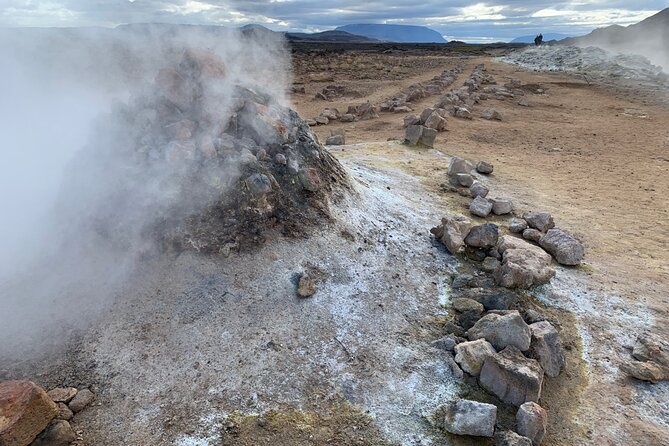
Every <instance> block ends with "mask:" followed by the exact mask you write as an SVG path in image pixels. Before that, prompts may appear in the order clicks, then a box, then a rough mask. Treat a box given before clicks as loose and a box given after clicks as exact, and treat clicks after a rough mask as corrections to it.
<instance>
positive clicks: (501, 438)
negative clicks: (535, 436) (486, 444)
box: [495, 431, 532, 446]
mask: <svg viewBox="0 0 669 446" xmlns="http://www.w3.org/2000/svg"><path fill="white" fill-rule="evenodd" d="M495 446H532V440H530V439H529V438H527V437H523V436H521V435H518V434H517V433H515V432H514V431H497V432H495Z"/></svg>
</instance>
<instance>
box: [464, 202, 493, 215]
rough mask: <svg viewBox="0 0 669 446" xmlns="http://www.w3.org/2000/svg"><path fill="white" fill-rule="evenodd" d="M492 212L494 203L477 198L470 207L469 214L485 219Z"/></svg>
mask: <svg viewBox="0 0 669 446" xmlns="http://www.w3.org/2000/svg"><path fill="white" fill-rule="evenodd" d="M491 211H492V203H491V202H490V201H488V200H487V199H485V198H483V197H476V198H474V200H473V201H472V203H471V204H470V205H469V212H471V213H472V214H474V215H476V216H477V217H482V218H485V217H487V216H488V215H490V212H491Z"/></svg>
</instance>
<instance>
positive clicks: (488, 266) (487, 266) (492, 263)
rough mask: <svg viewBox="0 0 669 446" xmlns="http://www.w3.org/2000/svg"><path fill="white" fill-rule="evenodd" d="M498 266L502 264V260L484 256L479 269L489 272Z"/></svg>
mask: <svg viewBox="0 0 669 446" xmlns="http://www.w3.org/2000/svg"><path fill="white" fill-rule="evenodd" d="M500 266H502V262H500V261H499V260H497V259H496V258H494V257H486V258H485V259H483V262H482V263H481V269H482V270H483V271H486V272H489V273H491V272H493V271H495V270H496V269H497V268H499V267H500Z"/></svg>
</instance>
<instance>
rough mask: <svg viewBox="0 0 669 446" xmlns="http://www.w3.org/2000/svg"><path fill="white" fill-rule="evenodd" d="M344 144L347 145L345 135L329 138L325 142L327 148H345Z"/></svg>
mask: <svg viewBox="0 0 669 446" xmlns="http://www.w3.org/2000/svg"><path fill="white" fill-rule="evenodd" d="M344 144H346V139H345V137H344V135H332V136H328V138H327V139H326V140H325V145H326V146H343V145H344Z"/></svg>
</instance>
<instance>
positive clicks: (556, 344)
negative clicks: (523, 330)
mask: <svg viewBox="0 0 669 446" xmlns="http://www.w3.org/2000/svg"><path fill="white" fill-rule="evenodd" d="M530 331H531V332H532V342H531V344H530V357H531V358H534V359H537V360H538V361H539V364H541V367H543V369H544V372H546V375H548V376H550V377H551V378H555V377H556V376H558V375H559V374H560V371H561V370H562V368H563V367H564V364H565V358H564V350H563V349H562V341H561V340H560V335H559V334H558V332H557V330H556V329H555V327H553V325H551V323H550V322H548V321H540V322H535V323H533V324H531V325H530Z"/></svg>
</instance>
